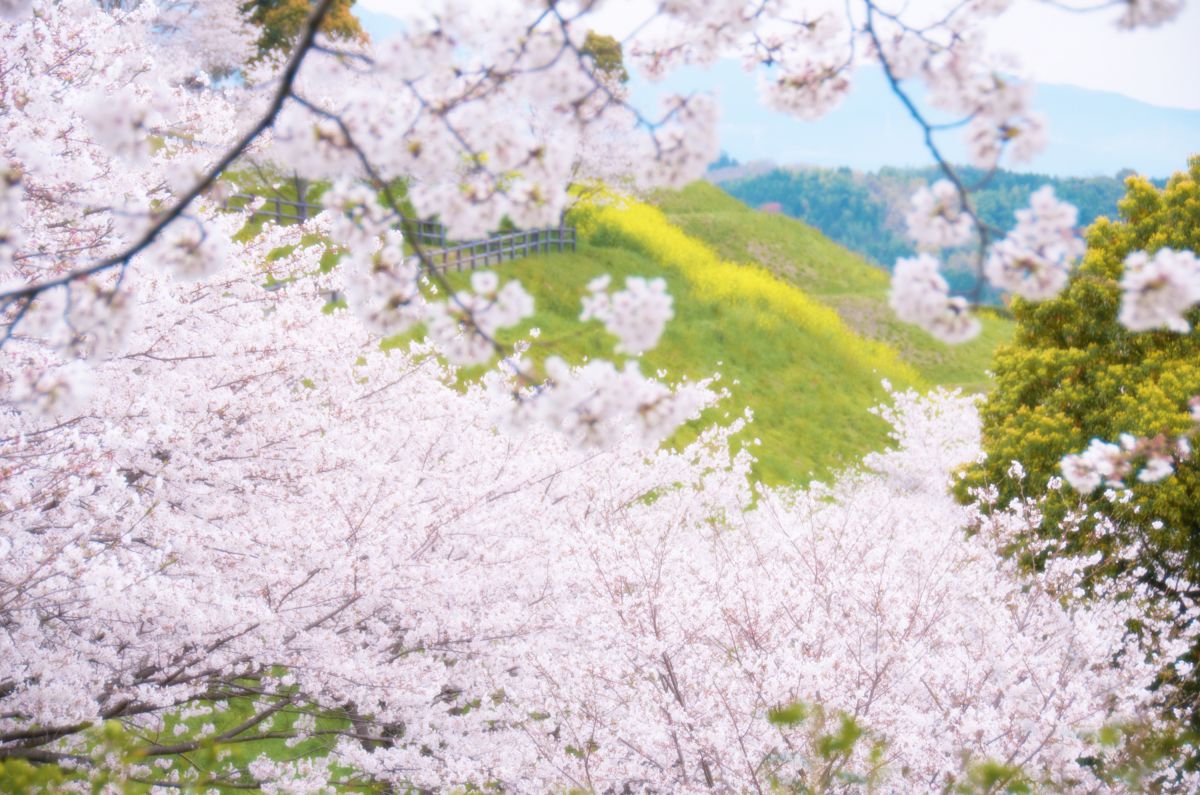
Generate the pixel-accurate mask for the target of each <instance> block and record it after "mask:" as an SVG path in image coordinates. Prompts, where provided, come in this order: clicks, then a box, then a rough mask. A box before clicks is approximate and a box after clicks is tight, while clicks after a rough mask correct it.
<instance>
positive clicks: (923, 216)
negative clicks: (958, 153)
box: [905, 179, 975, 250]
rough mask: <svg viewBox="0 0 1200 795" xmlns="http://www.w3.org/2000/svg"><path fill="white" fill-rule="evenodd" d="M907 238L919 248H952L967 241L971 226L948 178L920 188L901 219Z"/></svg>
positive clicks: (972, 224) (957, 194) (972, 226)
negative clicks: (903, 220) (906, 227)
mask: <svg viewBox="0 0 1200 795" xmlns="http://www.w3.org/2000/svg"><path fill="white" fill-rule="evenodd" d="M905 223H906V224H907V226H908V235H909V237H911V238H912V239H913V240H914V241H916V243H917V246H918V247H920V248H922V249H935V250H936V249H940V248H953V247H955V246H961V245H964V244H965V243H967V242H969V241H970V240H971V235H972V233H973V232H974V229H975V224H974V222H973V221H972V220H971V216H970V215H968V214H967V213H965V212H963V208H962V197H961V196H960V195H959V193H958V189H957V188H956V187H955V186H954V184H953V183H952V182H950V180H948V179H940V180H938V181H937V182H935V183H933V185H931V186H929V187H922V188H920V189H919V190H918V191H917V192H916V193H914V194H913V197H912V206H911V208H910V209H909V211H908V214H907V215H906V216H905Z"/></svg>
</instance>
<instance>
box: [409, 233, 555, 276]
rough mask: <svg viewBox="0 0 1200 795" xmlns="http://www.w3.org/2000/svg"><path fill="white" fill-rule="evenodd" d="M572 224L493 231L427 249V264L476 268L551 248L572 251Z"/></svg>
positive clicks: (548, 250)
mask: <svg viewBox="0 0 1200 795" xmlns="http://www.w3.org/2000/svg"><path fill="white" fill-rule="evenodd" d="M574 250H575V227H573V226H552V227H547V228H545V229H529V230H526V231H524V232H508V233H506V234H495V235H492V236H491V237H488V238H485V239H484V240H473V241H471V242H469V243H461V244H459V245H457V246H449V247H447V248H441V249H434V250H430V251H426V252H425V254H426V255H427V256H428V257H429V259H430V264H432V265H433V267H434V268H437V269H438V270H440V271H450V270H459V271H467V270H475V269H476V268H486V267H487V266H489V265H499V264H500V263H501V262H505V261H507V260H514V259H520V258H521V257H530V256H533V255H534V254H545V253H549V252H551V251H574Z"/></svg>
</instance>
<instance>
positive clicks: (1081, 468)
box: [1060, 397, 1200, 494]
mask: <svg viewBox="0 0 1200 795" xmlns="http://www.w3.org/2000/svg"><path fill="white" fill-rule="evenodd" d="M1191 412H1192V420H1193V422H1194V423H1195V427H1194V428H1193V429H1192V430H1191V431H1190V432H1188V433H1185V434H1183V435H1181V436H1178V437H1174V438H1168V437H1166V436H1163V435H1159V436H1156V437H1153V438H1149V439H1147V438H1140V437H1137V436H1134V435H1133V434H1129V433H1123V434H1121V437H1120V444H1119V445H1117V444H1112V443H1111V442H1105V441H1103V440H1101V439H1093V440H1092V441H1091V443H1090V444H1089V445H1088V447H1087V449H1086V450H1084V451H1083V452H1082V453H1076V454H1071V455H1067V456H1064V457H1063V459H1062V461H1061V463H1060V468H1061V469H1062V472H1063V477H1064V478H1066V480H1067V483H1069V484H1070V485H1071V488H1073V489H1075V491H1077V492H1079V493H1080V494H1091V493H1092V492H1094V491H1095V490H1096V489H1098V488H1100V486H1108V487H1110V488H1114V489H1117V490H1124V489H1125V487H1126V484H1125V482H1124V481H1125V478H1127V477H1128V476H1130V475H1132V474H1133V473H1134V472H1135V471H1136V473H1137V479H1138V481H1140V482H1142V483H1155V482H1157V481H1159V480H1162V479H1163V478H1166V477H1170V476H1171V475H1172V474H1173V473H1174V472H1175V465H1176V463H1177V462H1178V461H1180V460H1184V459H1187V458H1190V457H1191V455H1192V442H1191V439H1192V437H1193V436H1195V435H1196V433H1197V432H1198V431H1200V397H1197V398H1192V400H1191ZM1139 462H1140V469H1139V468H1138V463H1139Z"/></svg>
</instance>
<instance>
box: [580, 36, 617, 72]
mask: <svg viewBox="0 0 1200 795" xmlns="http://www.w3.org/2000/svg"><path fill="white" fill-rule="evenodd" d="M579 49H580V51H581V52H582V53H584V54H585V55H590V56H591V58H592V61H593V62H594V63H595V65H596V70H597V71H599V72H602V73H604V74H606V75H608V76H609V77H611V78H614V79H615V80H617V81H618V82H621V83H628V82H629V72H628V71H626V69H625V57H624V54H623V53H622V51H621V42H619V41H617V40H616V39H614V38H613V37H612V36H606V35H605V34H603V33H597V32H596V31H594V30H589V31H588V32H587V37H586V38H585V39H584V40H583V46H582V47H580V48H579Z"/></svg>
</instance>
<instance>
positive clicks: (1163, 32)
mask: <svg viewBox="0 0 1200 795" xmlns="http://www.w3.org/2000/svg"><path fill="white" fill-rule="evenodd" d="M916 1H918V0H914V2H916ZM928 1H929V0H919V2H921V3H925V2H928ZM410 2H411V0H358V5H359V6H360V7H362V8H364V9H367V10H370V11H374V12H377V13H382V14H393V15H396V16H402V15H403V14H404V11H403V9H404V7H405V6H407V5H408V4H409V3H410ZM468 2H469V4H470V5H473V6H477V7H478V8H479V9H480V12H481V17H486V16H487V15H488V14H489V13H495V11H496V9H495V6H496V2H495V0H468ZM825 2H827V0H818V2H817V3H816V5H824V4H825ZM657 5H658V3H657V2H655V1H654V0H608V2H606V3H604V4H603V5H602V7H601V9H600V11H598V12H597V13H596V14H595V15H594V17H593V18H594V20H595V21H594V23H593V27H595V28H596V29H597V30H601V31H604V32H607V33H611V34H612V35H615V36H617V37H618V38H619V37H621V36H622V35H624V34H625V33H626V32H628V31H629V30H630V29H631V28H632V27H633V26H634V25H636V24H637V23H639V22H641V21H642V20H644V19H645V18H646V17H647V16H649V15H650V14H651V13H652V12H653V10H654V8H656V7H657ZM1081 5H1086V3H1081ZM1119 15H1120V10H1119V9H1115V8H1114V9H1106V10H1104V11H1098V12H1094V13H1088V14H1078V13H1070V12H1068V11H1063V10H1062V9H1059V8H1054V7H1052V6H1049V5H1046V4H1044V3H1039V2H1031V1H1030V0H1024V1H1023V2H1017V3H1014V6H1013V8H1012V9H1010V10H1009V11H1008V13H1006V14H1005V15H1004V16H1002V17H1001V18H999V19H997V20H995V21H994V22H992V23H991V27H990V29H989V31H990V32H989V37H990V41H991V43H992V44H991V46H992V48H993V49H994V50H997V51H1001V52H1008V53H1012V54H1013V55H1015V56H1016V57H1017V58H1018V59H1019V61H1020V63H1021V64H1022V66H1023V67H1024V72H1025V73H1026V74H1027V75H1028V76H1029V77H1031V78H1033V79H1034V80H1036V81H1038V82H1042V83H1065V84H1067V85H1073V86H1080V87H1082V88H1091V89H1097V90H1101V91H1115V92H1117V93H1119V94H1125V95H1126V96H1129V97H1133V98H1134V99H1139V100H1141V101H1143V102H1149V103H1151V104H1154V105H1163V106H1167V107H1177V108H1190V109H1194V110H1200V0H1191V2H1189V3H1187V5H1186V6H1185V8H1184V11H1183V13H1182V14H1181V15H1180V16H1179V17H1178V18H1177V19H1176V20H1175V21H1174V22H1173V23H1171V24H1169V25H1166V26H1164V27H1161V28H1157V29H1150V30H1138V31H1134V32H1130V31H1123V30H1119V29H1117V27H1116V25H1115V24H1114V20H1115V19H1116V18H1117V17H1118V16H1119Z"/></svg>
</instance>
